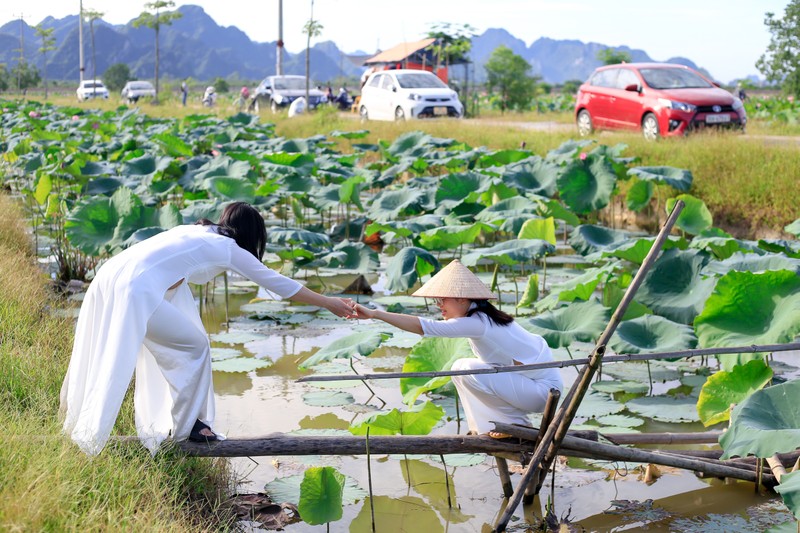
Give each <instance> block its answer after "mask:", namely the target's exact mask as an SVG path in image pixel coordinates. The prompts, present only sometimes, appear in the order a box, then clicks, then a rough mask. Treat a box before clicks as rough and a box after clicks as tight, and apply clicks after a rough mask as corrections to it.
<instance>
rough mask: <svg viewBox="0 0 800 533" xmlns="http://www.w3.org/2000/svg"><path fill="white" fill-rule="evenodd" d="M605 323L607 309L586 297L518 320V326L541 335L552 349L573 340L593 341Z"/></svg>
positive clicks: (568, 344) (566, 344) (567, 344)
mask: <svg viewBox="0 0 800 533" xmlns="http://www.w3.org/2000/svg"><path fill="white" fill-rule="evenodd" d="M607 322H608V309H606V308H605V307H603V306H602V305H601V304H600V303H599V302H597V301H596V300H589V301H588V302H580V303H573V304H571V305H569V306H567V307H562V308H561V309H556V310H555V311H548V312H546V313H542V314H541V315H539V316H537V317H534V318H531V319H529V320H520V325H522V326H523V327H524V328H525V329H527V330H528V331H530V332H532V333H536V334H537V335H541V336H542V337H544V338H545V340H546V341H547V344H548V346H550V347H551V348H561V347H563V346H570V345H571V344H572V343H573V342H576V341H581V342H593V341H594V339H595V338H597V337H598V336H599V335H600V333H602V332H603V329H604V328H605V327H606V323H607Z"/></svg>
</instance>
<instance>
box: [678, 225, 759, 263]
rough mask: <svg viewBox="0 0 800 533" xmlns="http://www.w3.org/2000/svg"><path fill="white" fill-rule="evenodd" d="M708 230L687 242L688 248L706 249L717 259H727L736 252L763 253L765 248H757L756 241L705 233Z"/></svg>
mask: <svg viewBox="0 0 800 533" xmlns="http://www.w3.org/2000/svg"><path fill="white" fill-rule="evenodd" d="M707 233H708V232H703V235H700V236H698V237H695V238H694V239H692V241H691V242H690V243H689V248H695V249H697V250H706V251H708V252H710V253H712V254H714V257H716V258H717V259H727V258H729V257H731V256H732V255H733V254H735V253H736V252H742V253H754V254H758V255H763V254H764V253H765V250H763V249H762V248H759V246H758V244H757V243H754V242H752V241H742V240H739V239H733V238H731V237H724V236H716V235H707Z"/></svg>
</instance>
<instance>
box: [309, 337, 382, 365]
mask: <svg viewBox="0 0 800 533" xmlns="http://www.w3.org/2000/svg"><path fill="white" fill-rule="evenodd" d="M390 336H391V334H390V333H384V332H381V331H368V332H360V333H353V334H351V335H347V336H346V337H342V338H341V339H337V340H335V341H334V342H332V343H331V344H329V345H328V346H325V347H324V348H321V349H320V350H318V351H317V352H316V353H315V354H314V355H312V356H311V357H309V358H308V359H306V361H305V362H303V363H302V365H301V368H308V367H311V366H314V365H316V364H318V363H321V362H323V361H331V360H333V359H339V358H349V357H352V356H354V355H360V356H362V357H368V356H369V355H370V354H372V352H374V351H375V350H377V349H378V347H379V346H380V345H381V343H382V342H383V341H384V340H386V339H388V338H389V337H390Z"/></svg>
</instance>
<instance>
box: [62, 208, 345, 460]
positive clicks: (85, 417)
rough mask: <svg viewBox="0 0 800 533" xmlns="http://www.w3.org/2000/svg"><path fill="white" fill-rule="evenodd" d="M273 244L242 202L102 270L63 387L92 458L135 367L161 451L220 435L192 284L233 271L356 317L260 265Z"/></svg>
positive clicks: (151, 433)
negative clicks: (167, 444) (215, 219)
mask: <svg viewBox="0 0 800 533" xmlns="http://www.w3.org/2000/svg"><path fill="white" fill-rule="evenodd" d="M266 240H267V232H266V228H265V226H264V219H263V218H261V214H260V213H259V212H258V210H256V209H255V208H254V207H252V206H250V205H248V204H245V203H242V202H234V203H231V204H229V205H228V206H226V207H225V209H224V211H223V212H222V216H221V217H220V220H219V223H218V224H213V223H211V222H210V221H208V220H201V221H200V222H198V224H197V225H192V226H190V225H186V226H178V227H175V228H172V229H170V230H169V231H165V232H163V233H159V234H158V235H155V236H153V237H150V238H149V239H147V240H145V241H142V242H140V243H138V244H136V245H134V246H131V247H130V248H128V249H126V250H125V251H123V252H121V253H120V254H118V255H116V256H114V257H112V258H111V259H109V260H108V261H107V262H106V263H105V264H104V265H103V266H102V268H100V269H99V270H98V271H97V275H96V276H95V277H94V280H92V284H91V285H90V286H89V290H88V291H87V293H86V297H85V298H84V300H83V304H82V305H81V311H80V315H79V316H78V324H77V327H76V330H75V343H74V345H73V349H72V359H71V360H70V364H69V369H68V370H67V376H66V378H64V384H63V386H62V388H61V408H62V412H63V414H64V431H65V432H66V433H67V434H68V435H69V436H70V437H72V440H74V441H75V442H76V443H77V444H78V445H79V446H80V447H81V449H82V450H83V451H84V452H86V453H87V454H89V455H96V454H98V453H100V451H101V450H102V449H103V447H104V446H105V443H106V441H107V440H108V437H109V435H110V433H111V429H112V428H113V426H114V421H115V420H116V419H117V413H119V409H120V406H121V405H122V400H123V398H124V396H125V391H126V390H127V389H128V385H129V383H130V381H131V376H132V375H133V374H134V369H135V375H136V380H135V391H134V408H135V419H136V430H137V433H138V434H139V438H140V439H141V440H142V443H143V444H144V445H145V446H147V447H148V448H149V449H150V450H151V451H152V452H153V453H155V451H156V450H157V449H158V447H159V445H160V444H161V442H162V441H163V440H164V439H166V438H167V437H168V436H170V435H171V436H172V439H173V440H183V439H187V438H189V439H191V440H196V441H200V442H207V441H213V440H218V436H217V435H216V434H215V433H214V432H213V431H212V430H211V428H210V426H211V424H212V423H213V421H214V390H213V387H212V383H211V347H210V344H209V340H208V335H207V334H206V331H205V329H204V327H203V323H202V321H201V320H200V314H199V312H198V308H197V304H196V303H195V301H194V298H193V296H192V293H191V290H190V289H189V286H188V283H189V282H191V283H198V284H202V283H207V282H208V281H210V280H212V279H213V278H214V277H215V276H216V275H218V274H221V273H223V272H225V271H227V270H232V271H234V272H237V273H238V274H241V275H242V276H244V277H246V278H248V279H250V280H252V281H254V282H256V283H258V284H259V285H260V286H262V287H264V288H265V289H267V290H269V291H271V292H273V293H275V294H278V295H279V296H281V297H283V298H288V299H290V300H293V301H297V302H302V303H308V304H311V305H317V306H320V307H324V308H326V309H328V310H329V311H331V312H332V313H334V314H335V315H337V316H340V317H349V316H353V314H354V312H353V309H352V307H351V303H350V301H347V300H342V299H340V298H331V297H328V296H323V295H321V294H317V293H316V292H313V291H311V290H309V289H307V288H305V287H303V286H302V285H300V284H299V283H298V282H297V281H295V280H292V279H290V278H287V277H284V276H282V275H280V274H278V273H277V272H275V271H273V270H270V269H269V268H267V267H266V266H264V264H263V263H262V262H261V256H263V255H264V248H265V245H266Z"/></svg>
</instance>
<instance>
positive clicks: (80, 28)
mask: <svg viewBox="0 0 800 533" xmlns="http://www.w3.org/2000/svg"><path fill="white" fill-rule="evenodd" d="M78 62H79V64H78V71H79V76H80V80H79V81H83V71H84V70H86V66H85V65H84V63H83V0H80V13H79V14H78Z"/></svg>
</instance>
